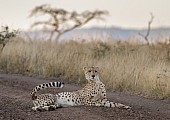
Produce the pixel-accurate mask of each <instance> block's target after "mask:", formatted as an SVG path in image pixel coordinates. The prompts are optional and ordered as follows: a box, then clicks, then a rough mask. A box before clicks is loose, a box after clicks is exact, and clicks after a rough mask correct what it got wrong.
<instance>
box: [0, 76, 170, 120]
mask: <svg viewBox="0 0 170 120" xmlns="http://www.w3.org/2000/svg"><path fill="white" fill-rule="evenodd" d="M49 81H62V80H59V79H45V78H40V77H28V76H22V75H15V74H5V73H0V120H80V119H81V120H170V101H169V100H155V99H147V98H143V97H140V96H132V95H127V94H123V93H113V92H109V91H108V94H107V95H108V98H109V100H111V101H114V102H117V101H119V102H122V103H124V104H127V105H130V106H132V109H131V110H125V109H118V108H104V107H87V106H81V107H68V108H59V109H57V110H55V111H50V112H49V111H45V112H34V111H32V110H31V107H32V101H31V95H30V92H31V90H32V89H33V88H34V87H35V86H36V85H38V84H40V83H44V82H49ZM80 88H81V86H79V85H76V84H73V83H68V82H65V87H64V88H63V89H61V90H58V89H46V90H43V91H40V92H39V93H46V92H51V93H57V92H61V91H73V90H77V89H80Z"/></svg>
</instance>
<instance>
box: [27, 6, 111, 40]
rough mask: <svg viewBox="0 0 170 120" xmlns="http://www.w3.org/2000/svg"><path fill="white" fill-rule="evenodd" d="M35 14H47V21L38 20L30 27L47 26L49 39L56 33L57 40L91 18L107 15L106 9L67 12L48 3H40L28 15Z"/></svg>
mask: <svg viewBox="0 0 170 120" xmlns="http://www.w3.org/2000/svg"><path fill="white" fill-rule="evenodd" d="M37 14H41V15H49V19H48V20H47V21H38V22H34V23H33V24H32V27H34V26H37V25H45V26H49V27H50V28H51V29H52V31H51V35H50V40H51V39H52V37H53V35H54V33H57V37H56V38H55V39H56V41H57V42H58V40H59V38H60V37H61V35H63V34H64V33H67V32H69V31H71V30H74V29H75V28H79V27H81V26H83V25H85V24H86V23H88V22H89V21H91V20H92V19H100V20H104V19H103V17H101V16H102V15H107V14H108V12H107V11H101V10H96V11H94V12H91V11H84V12H82V13H77V12H76V11H73V12H69V11H66V10H64V9H57V8H51V7H50V6H49V5H46V4H45V5H41V6H37V7H35V8H34V9H33V10H32V11H31V14H30V17H32V16H35V15H37Z"/></svg>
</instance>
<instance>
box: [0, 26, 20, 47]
mask: <svg viewBox="0 0 170 120" xmlns="http://www.w3.org/2000/svg"><path fill="white" fill-rule="evenodd" d="M1 29H2V30H1V31H0V44H2V47H3V48H4V47H5V45H6V44H7V43H8V42H9V41H10V39H11V38H13V37H15V36H16V35H17V34H18V30H12V31H10V30H9V27H8V26H2V27H1Z"/></svg>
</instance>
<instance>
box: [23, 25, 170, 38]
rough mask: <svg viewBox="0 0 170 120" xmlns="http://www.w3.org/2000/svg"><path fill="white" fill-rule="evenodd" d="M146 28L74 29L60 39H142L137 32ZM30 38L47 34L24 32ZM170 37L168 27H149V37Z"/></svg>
mask: <svg viewBox="0 0 170 120" xmlns="http://www.w3.org/2000/svg"><path fill="white" fill-rule="evenodd" d="M146 32H147V29H125V28H120V27H110V28H101V27H92V28H84V29H76V30H73V31H71V32H68V33H66V34H64V35H63V36H62V37H61V38H60V40H70V39H71V40H95V39H97V40H102V41H105V40H108V39H109V40H126V39H129V38H137V39H143V38H142V37H141V36H140V35H139V33H141V34H144V35H145V34H146ZM26 33H27V35H29V36H30V37H31V38H42V39H44V38H48V36H49V35H48V34H47V33H46V32H43V31H36V32H35V31H34V32H26ZM161 38H168V39H169V38H170V27H162V28H154V29H151V32H150V35H149V39H151V40H155V39H161Z"/></svg>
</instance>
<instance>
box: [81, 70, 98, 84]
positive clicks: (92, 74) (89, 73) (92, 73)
mask: <svg viewBox="0 0 170 120" xmlns="http://www.w3.org/2000/svg"><path fill="white" fill-rule="evenodd" d="M83 70H84V74H85V78H86V79H87V80H92V81H99V67H84V68H83Z"/></svg>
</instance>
